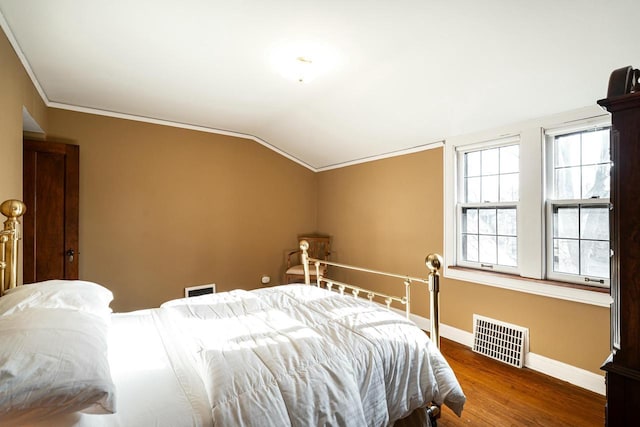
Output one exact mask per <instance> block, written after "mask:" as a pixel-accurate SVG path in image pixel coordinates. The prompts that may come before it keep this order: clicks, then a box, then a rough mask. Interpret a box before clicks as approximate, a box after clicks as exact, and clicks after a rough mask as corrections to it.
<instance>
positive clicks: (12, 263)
mask: <svg viewBox="0 0 640 427" xmlns="http://www.w3.org/2000/svg"><path fill="white" fill-rule="evenodd" d="M26 210H27V207H26V205H25V204H24V203H23V202H22V201H20V200H15V199H10V200H6V201H4V202H3V203H2V204H0V213H2V215H4V216H5V217H7V219H6V221H4V229H2V230H0V296H2V295H3V294H4V293H5V292H6V291H8V290H9V289H12V288H15V287H16V286H17V285H18V256H19V250H18V241H19V240H20V227H19V226H20V221H19V218H20V217H21V216H22V215H24V213H25V212H26ZM300 249H301V250H302V265H303V266H304V276H305V283H306V284H307V285H310V284H311V280H310V272H309V265H310V263H313V265H314V266H315V269H316V286H318V287H323V285H324V286H326V287H327V288H328V289H329V290H331V289H332V288H333V287H334V286H336V287H337V290H338V291H339V292H340V293H341V294H344V291H345V290H346V289H350V290H351V293H352V295H353V296H354V297H358V296H360V294H361V293H362V294H363V296H366V298H367V299H369V301H373V300H374V299H376V298H377V299H378V300H382V301H384V303H385V304H386V306H387V308H388V309H390V308H391V303H392V302H396V303H400V304H401V305H403V306H404V307H405V314H406V317H407V319H409V318H410V314H411V284H412V283H414V282H417V283H423V284H427V285H428V286H429V293H430V309H431V312H430V316H429V317H430V328H431V329H430V331H429V337H430V339H431V341H432V342H433V343H434V344H435V345H436V347H437V348H438V349H440V304H439V299H438V297H439V295H438V294H439V288H440V275H439V269H440V267H441V266H442V257H441V256H440V255H438V254H430V255H428V256H427V258H426V259H425V263H426V265H427V267H428V268H429V271H430V272H429V276H428V278H427V279H422V278H419V277H411V276H403V275H399V274H393V273H386V272H383V271H378V270H372V269H368V268H362V267H355V266H351V265H347V264H340V263H337V262H331V261H325V260H320V259H315V258H311V257H309V254H308V252H307V250H308V249H309V243H308V242H307V241H305V240H303V241H301V242H300ZM323 264H324V265H326V266H333V267H339V268H343V269H348V270H354V271H360V272H365V273H371V274H374V275H381V276H386V277H392V278H397V279H401V280H402V281H403V283H404V287H405V295H404V296H402V297H399V296H392V295H387V294H384V293H381V292H376V291H371V290H368V289H364V288H360V287H358V286H355V285H350V284H346V283H342V282H340V281H337V280H334V279H330V278H326V277H324V276H323V275H322V274H320V265H323ZM424 410H425V412H424V413H425V415H426V416H428V417H429V420H430V422H431V425H432V426H436V425H437V424H436V420H437V418H439V416H440V408H439V406H437V405H433V404H432V405H430V406H428V407H427V408H424Z"/></svg>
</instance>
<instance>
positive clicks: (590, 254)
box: [580, 240, 609, 279]
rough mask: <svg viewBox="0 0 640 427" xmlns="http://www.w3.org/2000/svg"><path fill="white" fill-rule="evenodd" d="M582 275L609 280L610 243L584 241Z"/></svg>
mask: <svg viewBox="0 0 640 427" xmlns="http://www.w3.org/2000/svg"><path fill="white" fill-rule="evenodd" d="M580 259H581V265H582V274H584V275H585V276H596V277H604V278H607V279H608V278H609V242H608V241H606V242H602V241H593V240H583V241H582V242H581V244H580Z"/></svg>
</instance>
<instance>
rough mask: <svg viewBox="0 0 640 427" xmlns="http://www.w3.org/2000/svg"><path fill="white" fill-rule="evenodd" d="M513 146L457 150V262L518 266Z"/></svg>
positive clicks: (516, 173)
mask: <svg viewBox="0 0 640 427" xmlns="http://www.w3.org/2000/svg"><path fill="white" fill-rule="evenodd" d="M519 155H520V152H519V145H518V144H508V145H503V146H498V147H490V148H485V149H479V150H474V151H467V152H461V153H460V158H461V163H462V164H461V169H460V170H461V172H462V173H461V177H460V178H461V180H462V183H463V191H462V193H461V194H462V200H461V201H460V203H459V209H458V220H459V224H460V228H459V230H460V234H459V244H458V259H459V260H460V261H461V264H463V265H464V264H466V265H469V266H474V267H480V268H491V269H494V268H495V269H496V270H497V271H508V272H513V271H514V269H515V268H516V267H517V265H518V233H517V202H518V199H519V173H520V172H519Z"/></svg>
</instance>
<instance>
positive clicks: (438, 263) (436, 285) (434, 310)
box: [300, 240, 443, 349]
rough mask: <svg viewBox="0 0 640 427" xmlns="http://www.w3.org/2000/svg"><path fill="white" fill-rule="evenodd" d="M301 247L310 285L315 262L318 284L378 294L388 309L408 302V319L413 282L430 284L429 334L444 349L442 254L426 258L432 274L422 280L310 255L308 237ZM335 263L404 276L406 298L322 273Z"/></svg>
mask: <svg viewBox="0 0 640 427" xmlns="http://www.w3.org/2000/svg"><path fill="white" fill-rule="evenodd" d="M300 249H301V250H302V265H303V267H304V280H305V283H306V284H307V285H310V284H311V274H310V271H309V264H310V263H313V265H314V266H315V270H316V271H315V276H316V286H318V287H322V286H323V284H326V286H327V288H329V289H331V288H332V287H333V286H337V288H338V290H339V291H340V293H344V290H345V289H347V288H348V289H350V290H351V293H352V294H353V296H354V297H357V296H360V294H361V293H362V294H363V295H364V296H366V297H367V298H368V299H369V301H372V300H373V299H374V298H376V297H378V298H380V299H382V300H384V302H385V303H386V305H387V308H389V307H390V306H391V303H392V302H394V301H396V302H399V303H400V304H402V305H404V307H405V313H406V316H407V319H409V317H410V314H411V283H413V282H418V283H424V284H426V285H428V286H429V294H430V309H431V312H430V316H429V321H430V328H431V330H430V331H429V337H430V338H431V341H433V343H434V344H435V345H436V347H437V348H438V349H439V348H440V300H439V292H440V274H439V272H438V270H440V267H442V265H443V261H442V257H441V256H440V255H438V254H429V255H428V256H427V257H426V259H425V264H426V265H427V268H429V271H430V272H429V276H428V278H427V279H422V278H419V277H411V276H404V275H401V274H394V273H387V272H384V271H378V270H372V269H370V268H362V267H356V266H353V265H348V264H340V263H337V262H331V261H326V260H322V259H316V258H310V257H309V254H308V253H307V249H309V243H308V242H307V241H306V240H302V241H301V242H300ZM321 265H327V266H334V267H339V268H344V269H348V270H355V271H361V272H365V273H371V274H376V275H381V276H387V277H393V278H397V279H401V280H402V281H403V282H404V286H405V295H404V296H403V297H398V296H391V295H387V294H384V293H381V292H376V291H371V290H368V289H364V288H360V287H358V286H354V285H350V284H347V283H342V282H339V281H337V280H333V279H329V278H326V277H323V276H322V274H321V270H320V266H321Z"/></svg>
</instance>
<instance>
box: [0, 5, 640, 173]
mask: <svg viewBox="0 0 640 427" xmlns="http://www.w3.org/2000/svg"><path fill="white" fill-rule="evenodd" d="M637 6H638V4H637V0H537V1H530V0H529V1H522V0H502V1H500V0H485V1H477V0H460V1H455V0H453V1H439V0H396V1H392V0H386V1H384V0H317V1H313V0H307V1H305V0H244V1H241V0H236V1H221V0H217V1H215V0H182V1H177V0H173V1H169V0H135V1H134V0H92V1H86V0H56V1H51V0H21V1H17V0H0V13H1V14H2V16H0V23H1V24H2V27H3V28H4V30H5V32H6V33H8V36H9V38H10V40H11V41H12V43H13V44H14V47H16V49H17V50H18V54H19V55H20V56H21V59H22V60H23V62H25V66H26V67H27V70H28V71H29V73H30V74H31V76H32V78H33V79H34V80H35V83H36V85H37V86H38V87H39V90H40V92H41V94H42V95H43V97H44V98H45V102H47V104H48V105H51V106H56V107H62V108H70V109H76V110H83V111H94V112H101V113H103V114H114V115H123V114H124V115H131V116H138V117H140V118H144V119H151V120H160V121H167V122H172V123H175V124H179V125H187V126H194V127H196V128H206V129H210V130H212V131H223V132H231V133H232V134H239V135H246V136H248V137H251V138H253V139H255V140H257V141H259V142H261V143H263V144H265V145H268V146H271V147H272V148H274V149H275V150H277V151H280V152H281V153H283V154H284V155H286V156H288V157H290V158H292V159H294V160H296V161H298V162H299V163H301V164H304V165H305V166H307V167H309V168H310V169H313V170H323V169H329V168H332V167H335V166H336V165H340V164H345V163H350V162H357V161H359V160H362V159H365V158H370V157H376V156H382V155H385V154H388V153H392V152H397V151H404V150H409V151H410V150H412V149H415V148H416V147H420V146H425V145H429V144H431V143H434V142H438V141H442V140H443V139H445V138H446V137H448V136H452V135H457V134H463V133H469V132H473V131H478V130H482V129H487V128H493V127H498V126H502V125H505V124H509V123H514V122H518V121H521V120H525V119H529V118H534V117H540V116H545V115H548V114H553V113H558V112H562V111H567V110H571V109H574V108H580V107H584V106H588V105H593V104H594V103H595V101H596V100H597V99H599V98H603V97H605V95H606V90H607V81H608V78H609V74H610V73H611V71H612V70H613V69H615V68H620V67H623V66H626V65H634V66H640V43H639V42H638V39H637V37H636V33H637V31H635V30H633V31H632V29H635V28H636V25H637V18H636V16H637V11H638V10H637V9H638V8H637ZM2 18H3V19H2ZM304 45H308V46H312V47H313V46H316V47H317V46H320V47H322V48H323V49H324V51H325V52H329V54H330V56H331V58H332V62H330V63H323V62H322V58H321V57H318V56H316V57H313V52H312V48H308V49H310V50H305V49H304V48H301V49H299V50H294V51H293V52H295V53H293V52H292V55H298V56H308V57H311V58H310V59H312V60H313V61H314V64H315V65H318V64H320V65H327V64H328V66H329V69H327V70H325V72H324V73H323V74H321V75H319V76H318V77H317V78H316V79H315V80H314V81H312V82H310V83H306V84H305V83H299V82H297V81H295V80H290V79H287V78H285V77H283V76H282V75H281V74H280V73H279V72H278V71H277V70H276V69H275V68H274V66H273V63H272V62H273V61H272V59H271V58H272V54H273V53H274V52H276V51H278V50H280V49H283V48H287V47H290V46H304ZM318 55H319V54H318Z"/></svg>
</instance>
